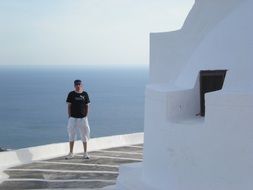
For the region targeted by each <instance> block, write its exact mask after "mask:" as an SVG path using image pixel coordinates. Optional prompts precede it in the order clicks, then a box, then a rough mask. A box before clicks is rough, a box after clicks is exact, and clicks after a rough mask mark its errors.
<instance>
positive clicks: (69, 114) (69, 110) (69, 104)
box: [68, 103, 71, 117]
mask: <svg viewBox="0 0 253 190" xmlns="http://www.w3.org/2000/svg"><path fill="white" fill-rule="evenodd" d="M68 116H69V117H70V116H71V103H68Z"/></svg>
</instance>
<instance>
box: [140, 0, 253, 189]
mask: <svg viewBox="0 0 253 190" xmlns="http://www.w3.org/2000/svg"><path fill="white" fill-rule="evenodd" d="M252 9H253V1H251V0H232V1H231V0H198V1H196V3H195V5H194V7H193V8H192V11H191V12H190V14H189V16H188V18H187V19H186V22H185V25H184V26H183V28H182V29H181V30H180V31H176V32H171V33H162V34H152V35H151V59H150V61H151V63H150V65H151V67H150V69H151V75H150V77H151V81H150V85H148V86H147V88H146V101H145V137H144V138H145V140H144V142H145V143H144V163H143V168H142V169H143V173H142V179H143V183H145V184H148V185H149V186H150V187H151V189H174V190H190V189H192V190H202V189H205V190H211V189H215V190H224V189H229V190H236V189H244V190H246V189H247V190H250V189H252V188H253V182H251V176H253V170H252V168H253V165H252V159H253V153H252V150H253V140H252V139H253V129H252V128H251V127H250V126H251V123H252V122H253V119H252V114H253V93H252V90H253V80H252V78H251V72H252V71H253V64H252V62H253V54H252V53H251V52H252V49H253V37H252V34H253V24H252V22H251V19H252V18H253V12H252ZM219 69H222V70H223V69H228V72H227V75H226V79H225V82H224V86H223V89H222V90H221V91H217V92H212V93H208V94H206V115H205V118H200V117H196V116H195V114H197V113H198V112H199V97H198V94H199V84H198V80H199V79H198V75H199V71H200V70H219Z"/></svg>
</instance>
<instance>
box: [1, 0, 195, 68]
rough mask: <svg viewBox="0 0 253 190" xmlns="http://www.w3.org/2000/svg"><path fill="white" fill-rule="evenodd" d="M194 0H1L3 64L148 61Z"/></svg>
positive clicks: (130, 62)
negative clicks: (161, 35) (152, 40)
mask: <svg viewBox="0 0 253 190" xmlns="http://www.w3.org/2000/svg"><path fill="white" fill-rule="evenodd" d="M193 3H194V0H137V1H136V0H89V1H88V0H41V1H39V0H36V1H35V0H1V1H0V65H2V66H3V65H70V64H75V65H76V64H81V65H100V66H102V65H105V66H106V65H148V61H149V60H148V57H149V33H150V32H164V31H170V30H175V29H178V28H180V27H181V25H182V24H183V21H184V19H185V17H186V15H187V13H188V12H189V10H190V8H191V7H192V5H193Z"/></svg>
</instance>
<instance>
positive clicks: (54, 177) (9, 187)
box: [0, 145, 143, 190]
mask: <svg viewBox="0 0 253 190" xmlns="http://www.w3.org/2000/svg"><path fill="white" fill-rule="evenodd" d="M142 151H143V147H142V145H134V146H126V147H118V148H110V149H106V150H101V151H94V152H90V153H89V154H90V159H89V160H85V159H83V158H82V154H76V155H75V157H74V158H73V159H70V160H66V159H65V157H58V158H53V159H48V160H44V161H36V162H33V163H30V164H25V165H21V166H16V167H12V168H9V169H7V170H5V171H4V172H5V173H6V174H7V175H9V179H6V180H5V181H4V182H2V183H1V184H0V190H15V189H19V190H22V189H41V190H43V189H44V190H47V189H57V190H59V189H66V190H72V189H75V190H78V189H93V190H94V189H101V188H103V189H104V188H105V190H106V189H108V190H110V189H113V185H115V183H116V179H117V176H118V171H119V166H120V165H121V164H125V163H134V162H140V161H142Z"/></svg>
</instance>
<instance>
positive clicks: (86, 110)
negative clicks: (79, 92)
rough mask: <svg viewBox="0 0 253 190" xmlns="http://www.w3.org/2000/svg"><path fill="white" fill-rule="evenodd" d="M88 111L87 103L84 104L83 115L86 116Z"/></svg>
mask: <svg viewBox="0 0 253 190" xmlns="http://www.w3.org/2000/svg"><path fill="white" fill-rule="evenodd" d="M88 112H89V104H85V106H84V117H87V116H88Z"/></svg>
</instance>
